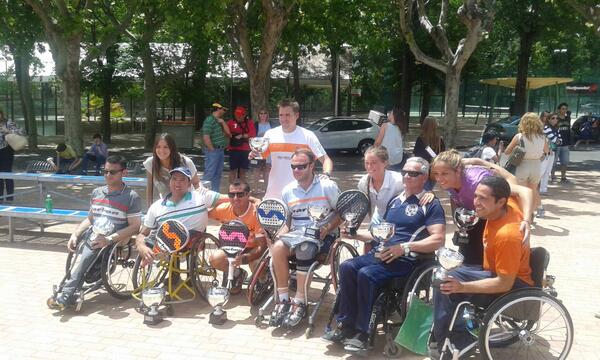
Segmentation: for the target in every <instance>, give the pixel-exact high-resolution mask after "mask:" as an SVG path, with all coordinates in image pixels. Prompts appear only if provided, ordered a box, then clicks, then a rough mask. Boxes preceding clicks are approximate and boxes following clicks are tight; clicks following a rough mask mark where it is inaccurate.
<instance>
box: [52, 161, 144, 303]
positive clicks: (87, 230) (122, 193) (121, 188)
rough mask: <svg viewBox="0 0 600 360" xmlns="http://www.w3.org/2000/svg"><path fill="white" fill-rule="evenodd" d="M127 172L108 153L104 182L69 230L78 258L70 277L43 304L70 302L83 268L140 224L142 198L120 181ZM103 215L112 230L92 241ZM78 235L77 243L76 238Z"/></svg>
mask: <svg viewBox="0 0 600 360" xmlns="http://www.w3.org/2000/svg"><path fill="white" fill-rule="evenodd" d="M125 175H127V161H126V160H125V158H123V157H122V156H119V155H111V156H109V157H108V158H107V159H106V163H105V164H104V180H105V181H106V185H105V186H102V187H99V188H96V189H95V190H94V191H93V192H92V199H91V201H90V210H89V212H88V217H87V218H86V219H85V220H83V221H82V222H81V223H80V224H79V226H78V227H77V229H76V230H75V231H74V232H73V234H72V235H71V237H70V238H69V242H68V243H67V247H68V249H69V251H71V252H75V251H79V252H80V255H79V258H80V259H81V260H80V262H79V265H78V266H77V268H76V269H74V270H73V271H72V272H71V277H70V278H69V279H68V280H67V281H66V283H65V285H64V287H63V289H62V293H61V294H59V295H58V296H57V297H56V298H54V297H50V298H49V299H48V301H47V305H48V307H49V308H51V309H57V310H63V309H64V308H65V307H66V306H68V305H71V304H73V301H74V294H75V292H76V291H77V290H80V289H81V286H82V285H83V279H84V276H85V273H86V270H87V269H88V268H89V267H90V265H91V264H92V263H94V262H95V261H96V259H98V258H99V255H100V251H101V250H102V249H104V248H105V247H107V246H109V245H111V244H113V243H119V242H126V241H127V240H129V239H130V238H131V236H133V235H134V234H136V233H137V232H138V230H139V228H140V223H141V211H142V200H141V198H140V197H139V195H138V194H137V193H136V192H135V191H134V190H133V189H130V188H129V187H128V186H127V185H125V183H124V182H123V176H125ZM100 218H106V219H107V220H108V221H109V222H110V223H112V225H113V226H114V228H113V232H112V234H110V235H108V236H103V235H97V236H96V239H95V240H94V241H91V242H88V241H87V240H88V237H89V236H90V235H91V234H92V230H91V229H92V226H93V225H94V222H95V221H97V220H98V219H100ZM79 239H81V240H82V242H80V245H79V247H78V240H79Z"/></svg>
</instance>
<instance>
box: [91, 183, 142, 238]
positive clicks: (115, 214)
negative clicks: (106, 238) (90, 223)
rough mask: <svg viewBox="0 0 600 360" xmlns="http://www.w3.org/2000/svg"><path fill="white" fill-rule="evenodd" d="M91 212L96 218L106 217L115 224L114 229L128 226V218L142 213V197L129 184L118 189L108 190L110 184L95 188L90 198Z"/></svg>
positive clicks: (117, 229) (93, 217)
mask: <svg viewBox="0 0 600 360" xmlns="http://www.w3.org/2000/svg"><path fill="white" fill-rule="evenodd" d="M90 214H91V215H92V219H94V220H96V219H99V218H101V217H106V218H108V220H109V221H110V222H111V223H113V224H114V226H115V227H114V231H113V232H116V231H119V230H120V229H123V228H125V227H127V225H128V221H127V219H128V218H132V217H139V216H141V214H142V199H141V198H140V197H139V195H138V194H137V193H136V192H135V191H134V190H133V189H131V188H130V187H129V186H127V185H125V184H123V188H122V189H121V190H117V191H110V192H109V191H108V186H107V185H105V186H101V187H99V188H96V189H94V191H93V192H92V199H91V200H90Z"/></svg>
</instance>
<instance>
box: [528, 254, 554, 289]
mask: <svg viewBox="0 0 600 360" xmlns="http://www.w3.org/2000/svg"><path fill="white" fill-rule="evenodd" d="M549 262H550V254H549V253H548V251H547V250H546V249H544V248H543V247H535V248H531V254H530V255H529V267H531V279H532V280H533V286H535V287H538V288H541V287H542V286H543V280H544V271H545V270H546V268H547V267H548V263H549Z"/></svg>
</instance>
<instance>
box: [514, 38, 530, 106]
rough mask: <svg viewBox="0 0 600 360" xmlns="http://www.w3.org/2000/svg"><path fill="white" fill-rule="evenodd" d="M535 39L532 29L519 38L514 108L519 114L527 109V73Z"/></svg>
mask: <svg viewBox="0 0 600 360" xmlns="http://www.w3.org/2000/svg"><path fill="white" fill-rule="evenodd" d="M534 39H535V33H534V32H530V31H528V32H524V33H521V38H520V39H519V40H520V41H519V56H518V64H517V81H516V84H515V105H514V108H513V111H514V113H515V114H517V115H522V114H524V113H525V112H526V111H527V109H526V106H527V74H528V72H529V59H530V57H531V49H532V47H533V42H534Z"/></svg>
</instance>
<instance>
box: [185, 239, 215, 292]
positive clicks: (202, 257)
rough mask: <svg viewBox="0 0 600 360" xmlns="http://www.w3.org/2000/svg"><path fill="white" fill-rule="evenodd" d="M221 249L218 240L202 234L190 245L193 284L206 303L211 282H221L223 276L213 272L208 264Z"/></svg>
mask: <svg viewBox="0 0 600 360" xmlns="http://www.w3.org/2000/svg"><path fill="white" fill-rule="evenodd" d="M220 247H221V243H220V241H219V239H217V238H216V237H214V236H213V235H211V234H208V233H202V234H201V235H199V237H198V239H197V240H196V241H195V242H194V244H193V245H192V250H191V251H190V255H189V256H190V259H189V260H188V261H189V263H190V268H193V269H194V274H193V279H194V280H193V282H194V287H195V288H196V291H198V295H199V296H200V297H201V298H202V299H204V300H205V301H208V300H207V298H206V293H207V292H208V289H210V287H212V282H213V280H215V279H216V280H217V281H219V284H221V282H222V277H223V274H222V273H221V272H219V271H217V270H215V269H214V268H213V267H212V266H211V265H210V263H209V261H208V259H209V258H210V256H211V255H212V254H213V253H214V252H215V251H216V250H218V249H219V248H220Z"/></svg>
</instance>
